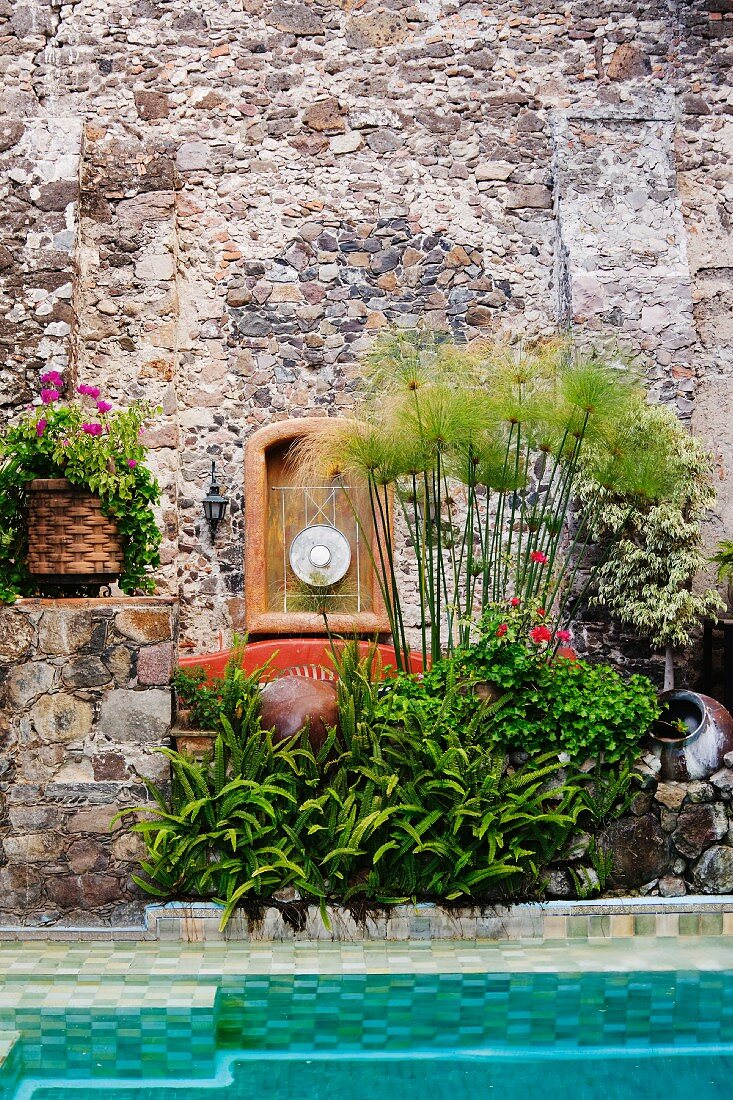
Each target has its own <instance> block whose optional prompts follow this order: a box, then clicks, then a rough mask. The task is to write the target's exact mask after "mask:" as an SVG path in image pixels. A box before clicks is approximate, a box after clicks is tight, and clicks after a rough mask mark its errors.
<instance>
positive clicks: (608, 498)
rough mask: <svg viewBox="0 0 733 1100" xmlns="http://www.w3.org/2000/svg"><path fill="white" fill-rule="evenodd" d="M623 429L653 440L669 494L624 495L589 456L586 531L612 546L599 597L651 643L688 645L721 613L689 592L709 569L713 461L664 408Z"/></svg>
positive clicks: (709, 599) (714, 597) (580, 488)
mask: <svg viewBox="0 0 733 1100" xmlns="http://www.w3.org/2000/svg"><path fill="white" fill-rule="evenodd" d="M624 430H625V436H626V437H627V438H629V439H631V440H632V441H633V440H636V441H639V440H642V439H646V438H648V437H649V436H650V435H653V436H654V438H655V439H656V440H657V450H658V451H659V450H661V451H663V453H664V458H663V462H664V466H665V469H666V472H667V475H668V477H669V489H668V491H667V492H665V493H664V495H663V496H661V497H657V498H655V497H649V496H644V495H642V494H639V493H636V494H631V493H629V492H628V491H626V490H624V491H623V492H620V491H619V487H618V486H617V485H614V484H612V483H609V482H607V481H606V480H605V479H604V477H603V473H602V469H601V467H602V463H601V462H600V461H599V455H598V452H597V451H596V450H592V449H591V450H589V451H588V452H587V453H586V455H585V456H584V463H583V466H582V476H581V477H579V479H578V484H577V493H578V496H579V499H580V500H581V501H582V502H584V503H585V504H587V502H588V501H591V500H594V501H596V502H597V506H596V507H595V509H594V511H593V514H592V516H591V517H590V518H589V528H590V532H591V534H592V537H593V538H594V539H596V540H599V541H600V542H601V543H603V544H605V546H606V548H607V555H606V560H605V561H604V562H603V564H602V565H601V566H600V569H599V570H598V573H597V576H596V593H597V595H596V599H597V601H598V602H600V603H603V604H605V605H606V607H608V609H609V610H610V611H611V613H612V614H614V615H616V616H617V617H618V618H619V619H620V620H621V622H622V623H624V624H626V625H627V626H630V627H632V628H633V630H634V631H635V632H636V633H637V634H639V635H641V636H642V637H646V638H649V639H650V640H651V642H652V643H653V644H654V645H656V646H659V647H664V646H672V647H680V646H685V645H688V644H689V642H690V631H691V630H692V629H693V628H694V627H695V625H696V624H697V623H698V622H699V621H700V619H702V618H704V617H705V616H710V615H713V616H714V615H715V614H716V613H717V612H718V611H719V610H721V609H722V608H723V607H724V604H723V603H722V601H721V600H720V597H719V596H718V594H717V593H716V592H715V591H714V590H712V589H707V590H704V591H701V592H698V591H695V592H693V590H692V583H693V581H694V579H695V577H696V576H697V574H698V573H699V572H700V571H701V570H702V569H703V568H704V567H705V565H706V558H705V555H704V553H703V548H702V539H701V535H700V520H701V518H702V516H703V515H704V514H705V512H706V511H707V510H708V509H709V508H710V507H711V506H712V504H713V502H714V499H715V493H714V489H713V486H712V480H711V469H712V463H711V458H710V455H709V454H708V453H707V452H706V451H705V449H704V447H703V445H702V444H701V443H700V441H699V440H697V439H696V438H695V437H694V436H692V435H690V433H689V432H688V431H687V430H686V429H685V428H684V427H683V426H682V425H681V424H680V423H679V421H678V420H677V418H676V417H675V416H674V413H673V412H671V411H670V410H669V409H666V408H662V407H660V406H642V407H640V408H638V409H636V410H633V412H632V415H631V417H630V419H629V421H628V423H627V424H626V425H625V429H624ZM637 449H638V448H637ZM645 461H646V462H650V461H651V462H656V461H659V456H658V454H657V455H656V456H653V457H651V458H649V457H648V458H647V459H646V460H645ZM713 560H716V559H713Z"/></svg>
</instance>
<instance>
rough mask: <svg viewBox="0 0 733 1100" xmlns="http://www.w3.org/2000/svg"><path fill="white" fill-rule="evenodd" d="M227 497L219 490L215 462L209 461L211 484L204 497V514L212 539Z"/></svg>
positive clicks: (221, 517) (225, 505)
mask: <svg viewBox="0 0 733 1100" xmlns="http://www.w3.org/2000/svg"><path fill="white" fill-rule="evenodd" d="M228 503H229V498H228V497H225V496H222V494H221V492H220V490H219V477H218V474H217V472H216V463H215V462H212V463H211V484H210V485H209V491H208V492H207V494H206V496H205V497H204V515H205V516H206V522H207V523H208V525H209V530H210V531H211V538H212V540H213V539H214V537H215V536H216V529H217V527H218V526H219V524H220V523H221V521H222V520H223V519H224V513H225V512H226V510H227V504H228Z"/></svg>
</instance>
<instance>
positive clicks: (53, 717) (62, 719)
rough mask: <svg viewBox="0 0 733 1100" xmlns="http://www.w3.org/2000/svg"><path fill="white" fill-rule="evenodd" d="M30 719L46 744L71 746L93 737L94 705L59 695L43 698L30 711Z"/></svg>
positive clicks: (72, 697) (62, 694) (69, 696)
mask: <svg viewBox="0 0 733 1100" xmlns="http://www.w3.org/2000/svg"><path fill="white" fill-rule="evenodd" d="M30 719H31V722H32V724H33V728H34V729H35V731H36V733H37V735H38V736H39V737H40V739H41V740H42V741H46V742H49V743H62V744H68V743H69V742H71V741H83V740H84V738H85V737H87V735H88V734H89V733H90V731H91V728H92V722H93V720H94V711H93V709H92V706H91V704H90V703H87V702H86V700H84V699H77V698H75V697H74V696H73V695H66V694H64V693H62V692H58V693H57V694H55V695H42V696H41V698H40V699H38V701H37V702H36V703H34V704H33V707H32V708H31V710H30Z"/></svg>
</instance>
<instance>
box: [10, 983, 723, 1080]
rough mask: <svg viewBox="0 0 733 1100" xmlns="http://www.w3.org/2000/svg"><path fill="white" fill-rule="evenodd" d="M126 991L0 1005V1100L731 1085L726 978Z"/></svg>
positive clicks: (96, 989)
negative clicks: (14, 1037) (1, 1036)
mask: <svg viewBox="0 0 733 1100" xmlns="http://www.w3.org/2000/svg"><path fill="white" fill-rule="evenodd" d="M138 981H139V980H138V979H136V977H135V975H134V974H128V975H126V976H125V978H124V980H123V981H122V982H121V983H119V981H118V984H115V982H109V981H107V982H105V981H104V980H103V979H100V980H98V981H96V982H93V981H90V982H89V984H88V985H85V984H83V983H82V984H81V985H79V986H78V987H73V988H71V987H69V985H68V980H67V983H66V985H64V983H63V981H62V982H60V983H59V982H58V981H57V982H56V985H55V987H53V988H52V990H51V994H52V995H51V996H50V1000H49V996H48V991H47V990H46V989H45V987H43V988H41V987H39V989H38V990H36V991H35V993H36V996H35V998H34V997H33V996H30V997H28V996H26V997H25V998H24V999H23V1000H19V1001H18V1002H17V1005H16V1007H15V1008H14V1009H13V1010H12V1011H11V1010H9V1009H8V1008H7V1007H5V1008H3V1007H2V1006H1V1005H0V1032H2V1031H4V1032H5V1034H7V1033H8V1032H9V1030H12V1029H14V1030H15V1032H16V1033H17V1034H18V1035H19V1036H20V1038H19V1040H18V1041H17V1042H16V1043H15V1045H14V1047H13V1051H12V1057H11V1058H9V1059H7V1060H6V1068H5V1071H4V1073H5V1084H4V1086H3V1084H2V1076H0V1097H2V1100H6V1098H7V1100H10V1098H12V1100H70V1098H72V1097H81V1095H82V1092H84V1093H88V1094H90V1095H91V1096H100V1097H103V1096H104V1097H111V1098H113V1100H157V1098H162V1100H204V1098H206V1100H244V1098H245V1097H246V1098H247V1100H250V1098H252V1097H254V1098H258V1100H285V1098H295V1097H301V1096H302V1097H304V1098H305V1097H307V1098H308V1100H326V1098H328V1100H409V1098H412V1097H418V1096H419V1097H420V1098H421V1100H469V1098H470V1100H474V1098H476V1097H497V1098H501V1100H529V1097H530V1095H531V1094H535V1093H537V1092H540V1093H541V1096H542V1097H543V1098H544V1100H555V1098H557V1100H560V1097H562V1098H563V1100H567V1098H568V1097H569V1098H570V1100H617V1098H618V1100H630V1098H631V1097H637V1096H641V1095H642V1094H645V1095H650V1096H652V1097H654V1098H657V1097H659V1098H663V1100H677V1098H680V1100H682V1097H684V1098H685V1100H690V1097H694V1100H713V1098H717V1097H723V1096H726V1097H728V1096H729V1094H730V1088H731V1081H733V970H726V971H723V972H714V971H710V970H708V971H683V970H680V971H661V972H660V971H649V972H642V971H631V972H603V973H594V972H588V973H532V972H520V973H460V972H457V973H409V974H408V973H359V974H344V973H333V974H309V973H295V974H267V973H251V974H248V975H247V974H245V975H241V974H235V975H232V974H219V975H214V974H207V975H204V976H202V975H199V976H198V979H197V980H196V981H195V982H193V983H192V982H191V979H190V978H187V979H186V980H185V981H181V982H178V983H177V982H176V980H175V978H172V979H169V980H167V981H165V982H164V981H162V980H161V981H157V982H156V981H155V980H154V978H151V979H150V980H149V981H147V982H146V983H145V984H137V983H138ZM54 991H55V995H53V994H54ZM31 992H33V990H31ZM41 994H43V995H41ZM65 994H68V995H65ZM8 1067H10V1068H8ZM11 1073H12V1074H13V1079H12V1080H11V1077H10V1074H11ZM3 1089H4V1091H3Z"/></svg>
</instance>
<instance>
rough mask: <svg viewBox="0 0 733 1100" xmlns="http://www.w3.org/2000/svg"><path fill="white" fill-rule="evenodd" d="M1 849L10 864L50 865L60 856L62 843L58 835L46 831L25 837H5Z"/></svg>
mask: <svg viewBox="0 0 733 1100" xmlns="http://www.w3.org/2000/svg"><path fill="white" fill-rule="evenodd" d="M3 849H4V851H5V856H6V858H7V860H8V861H9V862H10V863H50V862H52V861H53V860H54V859H58V857H59V856H60V855H61V853H62V851H63V850H64V841H63V837H61V836H60V835H59V834H58V833H50V832H48V830H44V832H42V833H26V834H25V835H23V834H20V835H19V834H13V836H6V837H5V839H4V840H3Z"/></svg>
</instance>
